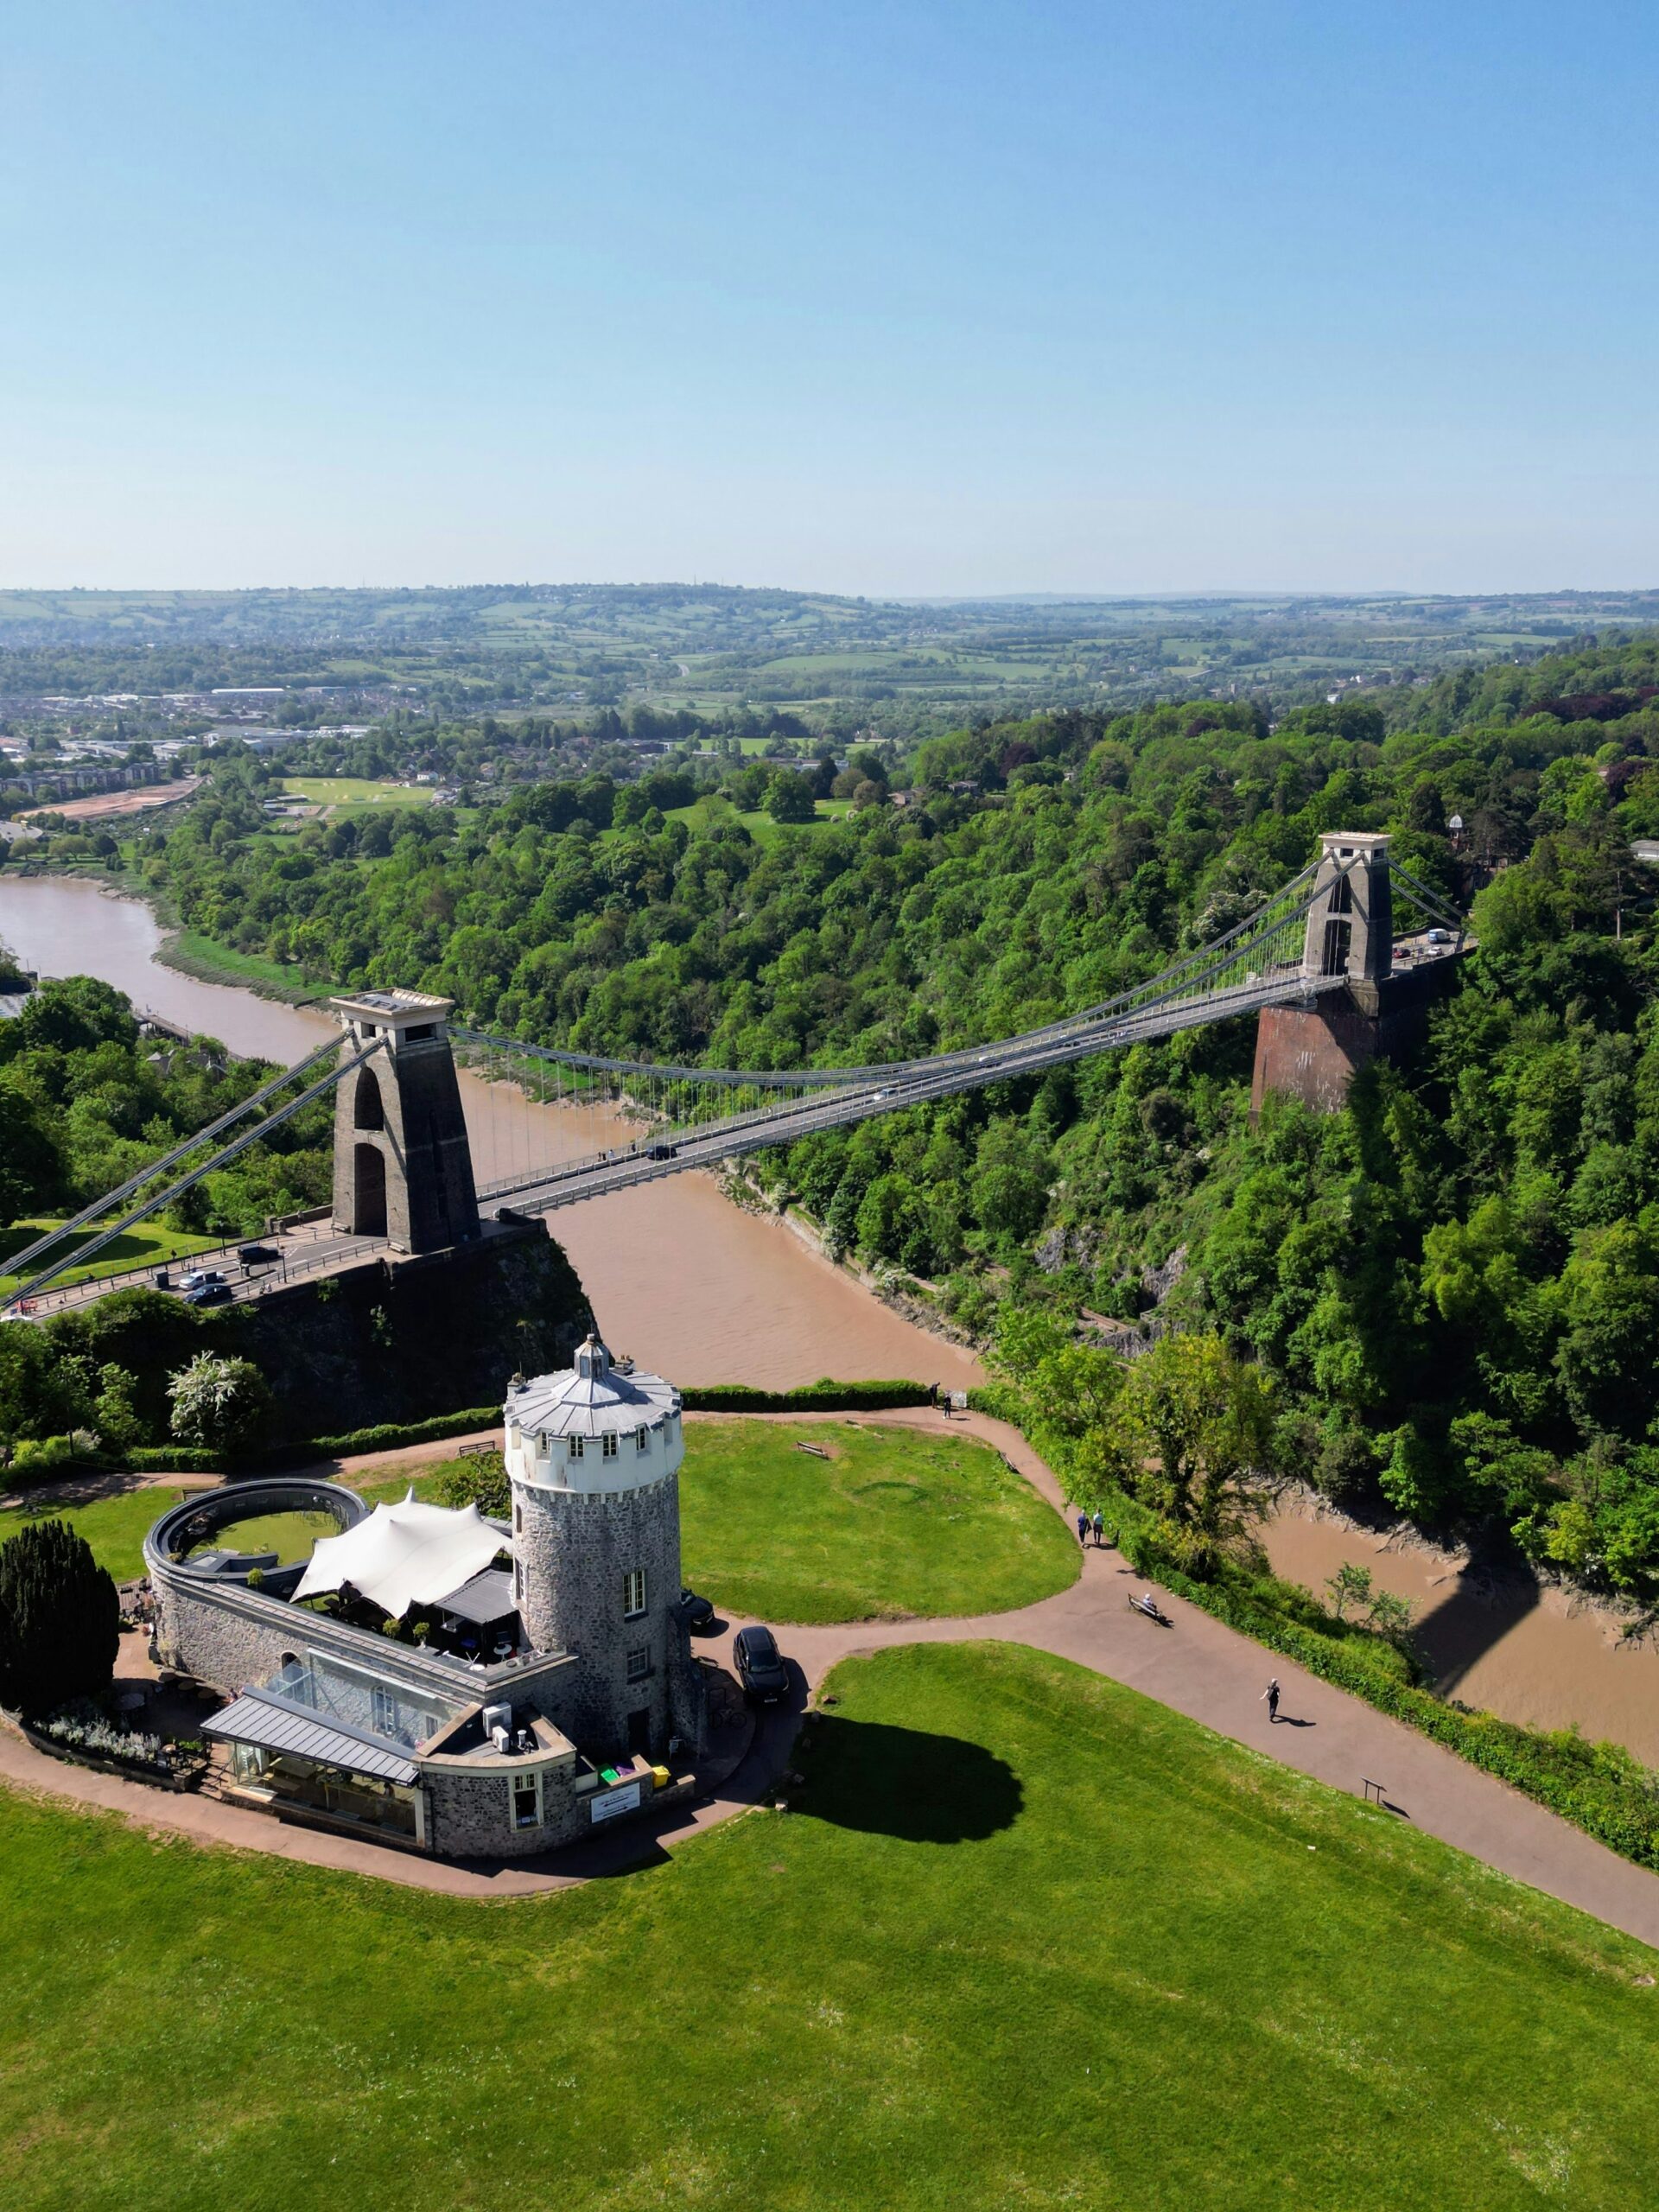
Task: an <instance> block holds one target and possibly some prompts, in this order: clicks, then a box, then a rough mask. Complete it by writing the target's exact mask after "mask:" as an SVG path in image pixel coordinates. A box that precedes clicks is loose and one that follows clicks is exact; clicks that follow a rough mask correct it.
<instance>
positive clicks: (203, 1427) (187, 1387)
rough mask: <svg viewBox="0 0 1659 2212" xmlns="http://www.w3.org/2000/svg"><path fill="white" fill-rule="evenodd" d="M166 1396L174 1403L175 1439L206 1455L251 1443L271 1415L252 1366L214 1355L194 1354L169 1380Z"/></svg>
mask: <svg viewBox="0 0 1659 2212" xmlns="http://www.w3.org/2000/svg"><path fill="white" fill-rule="evenodd" d="M167 1395H168V1397H169V1398H170V1399H171V1400H172V1401H173V1423H172V1426H173V1433H174V1435H175V1437H176V1438H177V1439H178V1440H179V1442H180V1443H181V1444H193V1445H195V1446H199V1447H200V1449H201V1450H203V1451H206V1452H233V1451H236V1450H238V1449H239V1448H240V1447H242V1446H245V1445H248V1444H251V1442H252V1441H253V1440H254V1439H255V1438H256V1437H257V1435H258V1433H259V1432H260V1430H261V1429H262V1428H263V1427H264V1423H265V1420H266V1418H267V1416H268V1414H269V1413H270V1391H269V1390H268V1389H266V1387H265V1378H264V1376H263V1375H261V1373H260V1372H259V1370H258V1369H257V1367H256V1366H255V1365H254V1363H253V1362H252V1361H251V1359H227V1358H226V1357H224V1356H223V1355H222V1354H221V1353H219V1352H212V1351H203V1352H198V1353H197V1355H196V1357H194V1359H193V1360H192V1361H191V1363H190V1364H189V1365H188V1367H185V1368H181V1369H180V1370H179V1372H178V1373H177V1374H176V1375H175V1376H173V1377H172V1379H171V1381H170V1382H169V1383H168V1386H167Z"/></svg>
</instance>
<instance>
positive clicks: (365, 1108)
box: [352, 1068, 386, 1129]
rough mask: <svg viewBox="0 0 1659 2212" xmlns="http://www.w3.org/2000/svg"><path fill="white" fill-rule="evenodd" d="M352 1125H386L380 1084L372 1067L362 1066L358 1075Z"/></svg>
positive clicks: (361, 1126) (377, 1127)
mask: <svg viewBox="0 0 1659 2212" xmlns="http://www.w3.org/2000/svg"><path fill="white" fill-rule="evenodd" d="M352 1126H353V1128H359V1129H384V1128H385V1126H386V1109H385V1106H384V1105H382V1103H381V1101H380V1084H379V1082H378V1078H377V1077H376V1075H375V1072H374V1070H373V1069H372V1068H364V1069H363V1070H362V1071H361V1072H360V1073H359V1076H358V1078H357V1096H356V1098H355V1100H354V1101H353V1111H352Z"/></svg>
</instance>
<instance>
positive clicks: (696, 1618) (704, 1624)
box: [680, 1590, 715, 1636]
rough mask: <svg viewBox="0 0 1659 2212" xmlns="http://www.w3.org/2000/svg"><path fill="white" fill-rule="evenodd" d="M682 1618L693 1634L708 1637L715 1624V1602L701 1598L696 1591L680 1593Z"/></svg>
mask: <svg viewBox="0 0 1659 2212" xmlns="http://www.w3.org/2000/svg"><path fill="white" fill-rule="evenodd" d="M680 1618H681V1619H682V1620H683V1622H684V1623H685V1624H686V1626H687V1628H689V1629H690V1631H691V1633H692V1634H693V1636H696V1635H699V1634H701V1635H704V1636H706V1635H707V1634H708V1633H709V1630H710V1629H712V1628H713V1626H714V1624H715V1608H714V1601H713V1600H712V1599H709V1598H700V1597H699V1596H698V1595H697V1593H696V1591H695V1590H682V1591H681V1592H680Z"/></svg>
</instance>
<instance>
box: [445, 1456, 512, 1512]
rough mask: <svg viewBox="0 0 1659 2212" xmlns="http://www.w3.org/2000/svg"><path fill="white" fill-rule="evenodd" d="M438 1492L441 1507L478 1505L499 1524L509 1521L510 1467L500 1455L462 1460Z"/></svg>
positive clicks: (510, 1508) (446, 1473) (446, 1475)
mask: <svg viewBox="0 0 1659 2212" xmlns="http://www.w3.org/2000/svg"><path fill="white" fill-rule="evenodd" d="M437 1489H438V1503H439V1504H440V1505H454V1506H467V1505H475V1506H476V1507H477V1508H478V1510H479V1511H480V1513H482V1514H485V1515H486V1516H493V1517H494V1518H495V1519H496V1520H498V1521H505V1519H506V1517H507V1516H508V1515H509V1514H510V1513H511V1512H512V1484H510V1483H509V1482H508V1480H507V1463H506V1461H505V1459H503V1458H502V1456H501V1454H500V1453H499V1452H474V1453H472V1454H470V1455H469V1456H468V1457H467V1459H458V1460H457V1461H456V1462H455V1464H454V1466H453V1467H450V1468H448V1469H447V1470H446V1471H445V1472H444V1473H443V1474H442V1476H441V1477H440V1478H439V1479H438V1485H437Z"/></svg>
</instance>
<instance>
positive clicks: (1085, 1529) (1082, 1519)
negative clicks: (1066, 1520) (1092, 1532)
mask: <svg viewBox="0 0 1659 2212" xmlns="http://www.w3.org/2000/svg"><path fill="white" fill-rule="evenodd" d="M1077 1541H1078V1542H1079V1543H1080V1544H1086V1543H1087V1542H1088V1541H1089V1516H1088V1515H1087V1514H1086V1513H1079V1514H1078V1516H1077Z"/></svg>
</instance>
